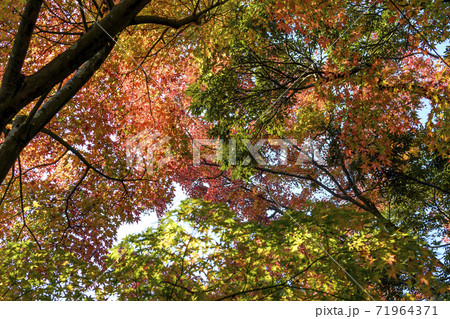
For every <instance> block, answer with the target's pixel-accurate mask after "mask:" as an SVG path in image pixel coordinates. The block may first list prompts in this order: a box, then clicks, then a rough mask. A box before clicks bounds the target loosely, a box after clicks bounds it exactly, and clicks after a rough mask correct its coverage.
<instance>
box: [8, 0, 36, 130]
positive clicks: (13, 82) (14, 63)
mask: <svg viewBox="0 0 450 319" xmlns="http://www.w3.org/2000/svg"><path fill="white" fill-rule="evenodd" d="M42 3H43V0H28V2H27V5H26V6H25V11H24V13H23V16H22V20H21V21H20V25H19V30H18V32H17V34H16V37H15V39H14V45H13V48H12V51H11V55H10V58H9V61H8V64H7V65H6V69H5V73H4V75H3V80H2V85H1V88H0V104H3V103H4V102H8V101H9V100H10V99H11V98H12V97H13V96H14V94H15V93H16V92H17V90H19V88H20V86H21V85H22V81H23V76H22V74H21V70H22V66H23V63H24V61H25V57H26V55H27V51H28V47H29V46H30V41H31V36H32V35H33V30H34V28H35V25H36V20H37V18H38V15H39V11H40V10H41V7H42ZM0 114H1V113H0ZM0 119H1V121H2V122H3V114H1V115H0ZM0 128H1V129H0V130H2V129H3V126H0Z"/></svg>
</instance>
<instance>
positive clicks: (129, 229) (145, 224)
mask: <svg viewBox="0 0 450 319" xmlns="http://www.w3.org/2000/svg"><path fill="white" fill-rule="evenodd" d="M448 45H450V40H448V41H446V42H444V43H442V44H441V45H439V46H437V48H436V50H437V52H438V53H439V54H440V55H441V56H443V55H444V51H445V48H446V46H448ZM430 110H431V109H430V105H429V103H426V105H425V107H424V108H423V109H422V110H420V111H419V112H418V115H419V118H420V121H421V122H422V124H425V123H426V121H427V118H428V114H429V113H430ZM187 198H188V197H187V195H186V194H185V193H184V192H183V190H182V188H181V186H180V185H175V198H174V200H173V202H172V205H171V206H170V207H169V210H171V209H175V208H177V207H178V206H179V205H180V204H181V202H182V201H183V200H185V199H187ZM157 222H158V217H157V216H156V213H155V212H146V213H144V214H142V216H141V220H140V221H139V222H136V223H132V224H123V225H122V226H120V227H119V230H118V233H117V241H116V243H118V242H120V241H121V240H122V239H124V238H125V237H126V236H127V235H130V234H136V233H140V232H143V231H144V230H146V229H147V228H149V227H153V226H154V225H156V224H157Z"/></svg>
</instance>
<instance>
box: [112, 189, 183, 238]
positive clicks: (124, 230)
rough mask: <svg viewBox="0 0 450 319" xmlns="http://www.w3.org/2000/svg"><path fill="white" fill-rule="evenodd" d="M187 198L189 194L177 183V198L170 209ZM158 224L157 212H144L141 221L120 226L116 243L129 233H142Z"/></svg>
mask: <svg viewBox="0 0 450 319" xmlns="http://www.w3.org/2000/svg"><path fill="white" fill-rule="evenodd" d="M185 199H187V195H186V194H185V193H184V191H183V190H182V189H181V186H180V185H178V184H176V185H175V198H174V199H173V202H172V204H171V206H170V207H169V209H175V208H177V207H178V206H179V205H180V204H181V202H182V201H183V200H185ZM157 224H158V217H157V216H156V213H155V212H148V213H144V214H143V215H142V216H141V220H140V221H138V222H136V223H132V224H123V225H122V226H120V227H119V230H118V231H117V240H116V244H117V243H119V242H120V241H121V240H122V239H124V238H125V237H126V236H127V235H131V234H138V233H141V232H143V231H144V230H146V229H147V228H149V227H156V226H157Z"/></svg>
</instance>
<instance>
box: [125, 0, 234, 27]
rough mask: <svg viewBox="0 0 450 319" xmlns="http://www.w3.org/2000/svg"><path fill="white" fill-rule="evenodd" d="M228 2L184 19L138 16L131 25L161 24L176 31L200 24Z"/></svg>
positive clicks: (221, 2) (220, 3)
mask: <svg viewBox="0 0 450 319" xmlns="http://www.w3.org/2000/svg"><path fill="white" fill-rule="evenodd" d="M227 1H228V0H225V1H219V2H216V3H215V4H212V5H211V6H209V7H208V8H206V9H204V10H202V11H200V12H194V13H193V14H192V15H190V16H188V17H186V18H183V19H179V20H177V19H170V18H165V17H158V16H154V15H147V16H137V17H135V18H134V19H133V21H131V24H130V25H137V24H159V25H165V26H168V27H171V28H174V29H179V28H181V27H182V26H185V25H187V24H190V23H196V24H200V20H201V19H202V18H203V17H204V16H205V15H206V14H207V13H208V12H210V11H211V10H213V9H215V8H217V7H218V6H221V5H223V4H225V3H226V2H227Z"/></svg>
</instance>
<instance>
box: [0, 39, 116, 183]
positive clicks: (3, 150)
mask: <svg viewBox="0 0 450 319" xmlns="http://www.w3.org/2000/svg"><path fill="white" fill-rule="evenodd" d="M112 47H113V46H112V44H111V43H110V44H109V45H108V46H106V47H105V48H104V49H103V50H102V51H100V52H99V53H97V54H96V55H95V56H94V57H93V58H92V59H91V60H89V61H88V62H86V63H85V64H84V65H83V66H82V67H81V68H80V69H79V70H78V71H77V72H76V73H75V75H74V76H73V77H72V78H71V79H70V80H69V81H68V82H67V83H66V84H65V85H64V86H63V87H62V88H61V89H60V90H59V91H58V92H57V93H56V94H55V95H54V96H53V97H52V98H51V99H50V100H48V101H47V102H46V103H45V104H44V105H43V106H42V107H41V108H40V109H39V111H37V112H36V114H35V116H34V118H33V119H32V120H31V122H30V123H29V125H24V124H22V125H19V126H17V127H15V128H13V129H12V130H11V131H10V132H9V133H8V136H7V137H6V138H5V140H4V142H3V144H1V145H0V183H3V180H4V179H5V177H6V175H7V174H8V171H9V170H10V168H11V166H12V165H13V164H14V162H15V161H16V159H17V157H18V156H19V154H20V152H21V151H22V150H23V149H24V147H25V146H26V145H27V144H28V143H29V142H30V141H31V139H33V137H34V136H36V135H37V134H38V133H39V132H40V131H41V130H42V129H43V128H44V127H45V126H46V125H47V124H48V123H49V122H50V120H51V119H52V118H53V117H54V116H55V115H56V114H57V113H58V112H59V111H60V110H61V108H62V107H64V105H66V103H67V102H69V101H70V99H72V98H73V96H74V95H75V94H76V93H77V92H78V91H79V90H80V89H81V88H82V87H83V86H84V85H85V84H86V83H87V82H88V81H89V79H90V78H91V77H92V76H93V75H94V73H95V72H96V71H97V70H98V69H99V68H100V66H101V65H102V64H103V62H104V61H105V59H106V57H107V56H108V54H109V52H111V50H112ZM27 122H28V121H27Z"/></svg>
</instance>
